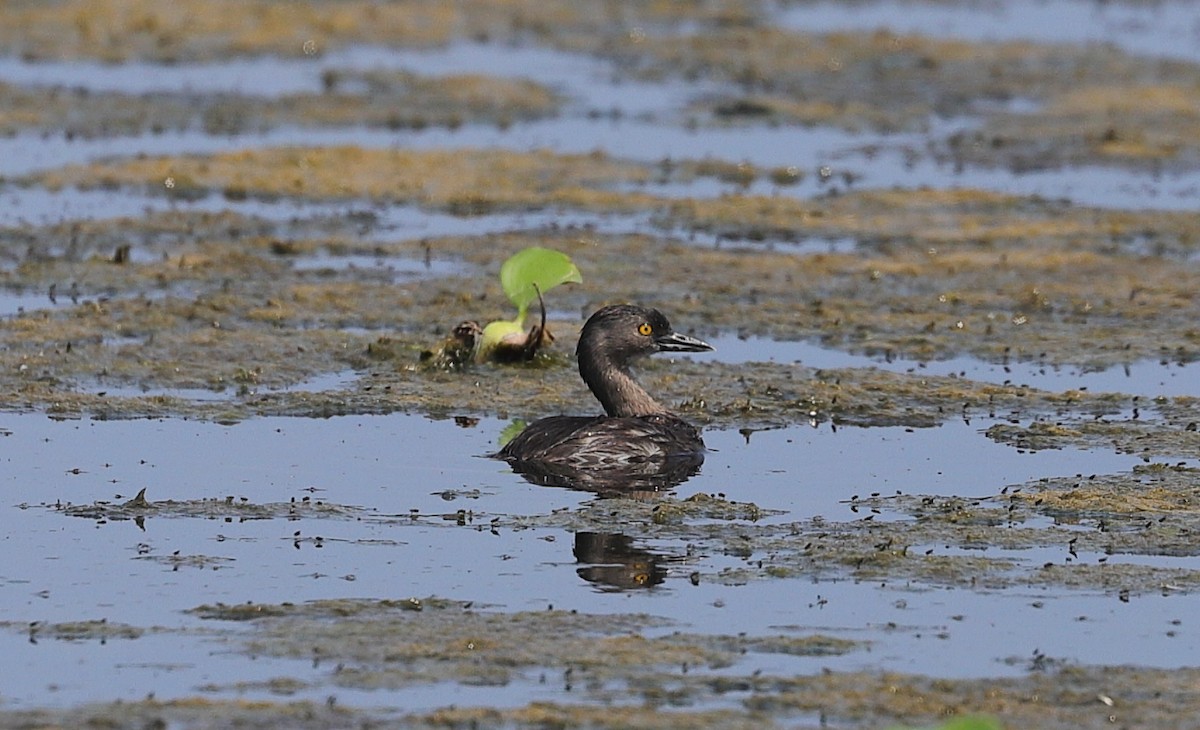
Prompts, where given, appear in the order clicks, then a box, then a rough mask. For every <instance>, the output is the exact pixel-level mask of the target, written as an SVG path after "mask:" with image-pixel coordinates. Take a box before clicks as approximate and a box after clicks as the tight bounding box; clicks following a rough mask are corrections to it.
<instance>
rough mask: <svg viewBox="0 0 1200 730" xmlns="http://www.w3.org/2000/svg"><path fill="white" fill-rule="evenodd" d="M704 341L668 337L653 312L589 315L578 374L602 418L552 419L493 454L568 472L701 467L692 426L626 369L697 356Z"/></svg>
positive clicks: (700, 445)
mask: <svg viewBox="0 0 1200 730" xmlns="http://www.w3.org/2000/svg"><path fill="white" fill-rule="evenodd" d="M711 349H713V348H712V345H709V344H708V343H707V342H703V341H701V340H698V339H696V338H695V337H688V336H687V335H681V334H678V333H677V332H674V331H673V330H672V329H671V323H670V322H668V321H667V318H666V317H664V316H663V314H662V312H659V311H658V310H657V309H650V308H647V307H639V306H635V305H632V304H615V305H611V306H607V307H604V308H602V309H600V310H598V311H597V312H596V313H595V314H593V315H592V316H591V317H590V318H589V319H588V321H587V323H586V324H584V325H583V330H582V331H581V332H580V334H579V346H578V347H577V348H576V349H575V354H576V357H577V359H578V360H579V375H580V376H581V377H583V382H585V383H587V386H588V388H589V389H591V391H592V394H593V395H595V396H596V399H597V400H599V401H600V404H601V405H603V406H604V411H605V413H607V415H605V416H594V417H588V416H551V417H550V418H543V419H541V420H540V421H536V422H534V423H532V424H530V425H529V427H528V428H526V429H525V430H524V431H522V432H521V433H519V434H517V436H516V438H514V439H513V440H512V441H509V442H508V443H507V444H505V445H504V448H502V449H500V451H499V452H498V453H497V454H495V456H496V457H497V458H500V459H506V460H508V461H509V462H512V463H513V464H514V465H518V464H531V463H539V462H540V463H544V464H555V465H560V466H564V467H568V468H589V467H593V466H596V467H605V466H631V465H637V464H643V465H644V464H647V463H664V462H668V461H673V460H685V461H690V462H696V461H697V460H703V454H704V441H703V440H702V439H701V438H700V432H699V431H698V430H696V428H695V426H693V425H692V424H690V423H688V422H687V421H685V420H683V419H682V418H680V417H679V416H676V415H675V414H673V413H671V412H670V411H668V410H667V409H666V408H665V407H663V405H662V404H661V403H659V402H658V401H656V400H654V398H653V397H651V395H650V394H649V393H647V392H646V390H645V389H644V388H642V386H640V385H638V383H637V381H635V380H634V379H633V375H632V374H631V373H630V370H629V368H630V364H631V363H632V362H633V361H635V360H637V359H638V358H641V357H645V356H646V355H651V354H653V353H655V352H703V351H705V350H711Z"/></svg>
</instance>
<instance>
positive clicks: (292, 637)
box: [194, 599, 863, 693]
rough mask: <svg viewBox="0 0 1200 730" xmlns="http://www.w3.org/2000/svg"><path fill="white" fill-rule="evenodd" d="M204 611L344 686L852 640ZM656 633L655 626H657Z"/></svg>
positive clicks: (402, 605) (806, 652) (502, 620)
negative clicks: (313, 662) (331, 668)
mask: <svg viewBox="0 0 1200 730" xmlns="http://www.w3.org/2000/svg"><path fill="white" fill-rule="evenodd" d="M194 613H196V614H197V615H199V616H200V617H202V618H207V619H222V620H236V621H244V620H250V621H253V622H254V632H253V633H251V634H250V635H249V636H248V637H247V638H246V646H245V648H244V651H246V652H248V653H251V654H254V655H256V656H261V655H263V654H266V655H272V656H284V657H293V658H309V657H317V658H318V659H320V661H321V662H322V663H326V662H335V663H336V664H337V667H338V668H337V670H336V672H334V674H333V675H332V677H331V679H332V681H333V682H334V683H335V684H337V685H339V686H344V687H360V688H398V687H403V686H408V685H411V684H413V683H425V682H435V681H448V680H453V681H459V682H464V683H467V684H507V683H509V682H512V681H517V680H519V679H521V678H522V677H523V675H524V674H525V673H526V672H528V671H530V670H532V669H537V670H538V671H541V672H547V671H564V672H566V676H568V677H569V679H568V681H569V682H572V683H573V682H578V683H580V684H581V685H584V686H586V687H588V692H589V693H602V692H604V691H606V690H604V686H605V685H607V684H608V683H619V684H622V685H623V684H624V683H625V682H630V681H636V678H637V677H640V676H643V675H645V676H647V677H651V678H658V677H659V676H660V673H663V672H666V673H667V674H671V673H674V672H675V671H677V670H675V669H674V668H677V667H690V668H693V670H695V671H703V670H704V669H706V668H708V669H717V668H724V667H728V666H730V665H732V664H734V663H735V662H736V661H737V659H738V658H739V657H740V656H741V655H742V654H744V653H745V652H747V651H749V652H757V653H768V654H788V655H794V656H831V655H837V654H844V653H847V652H850V651H855V650H857V649H859V648H861V647H862V646H863V644H861V643H860V642H856V641H851V640H846V639H839V638H837V637H829V636H821V635H814V636H796V635H790V634H783V635H777V636H768V637H746V636H720V635H718V636H712V635H705V634H691V633H679V632H676V633H670V634H662V635H655V636H647V635H645V634H646V632H648V631H652V630H656V629H661V628H662V627H664V626H668V625H669V623H670V622H668V621H666V620H664V619H660V618H656V617H652V616H647V615H643V614H611V615H601V614H582V613H577V612H575V611H558V610H554V609H548V610H545V611H523V612H516V613H499V612H494V611H490V610H485V609H484V608H483V607H476V606H473V605H472V604H470V603H461V602H455V601H447V600H444V599H421V600H419V601H417V602H416V603H415V604H414V601H413V599H406V600H403V601H373V600H342V601H317V602H311V603H308V604H300V605H292V604H286V605H278V606H274V605H257V604H248V605H246V606H242V607H226V606H215V607H214V606H201V607H198V608H197V609H195V610H194ZM655 633H656V634H659V633H660V632H658V631H655Z"/></svg>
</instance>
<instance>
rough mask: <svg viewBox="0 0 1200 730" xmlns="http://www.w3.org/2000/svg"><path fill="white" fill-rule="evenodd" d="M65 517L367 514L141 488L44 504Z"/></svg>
mask: <svg viewBox="0 0 1200 730" xmlns="http://www.w3.org/2000/svg"><path fill="white" fill-rule="evenodd" d="M46 506H47V507H49V508H51V509H54V510H55V511H57V512H61V513H62V514H64V515H66V516H67V517H82V518H85V519H90V520H103V521H107V522H119V521H124V520H138V521H141V520H145V519H148V518H151V517H157V518H186V517H198V518H202V519H224V520H227V521H234V520H236V521H239V522H242V521H246V520H274V519H287V520H294V519H300V518H336V519H346V520H355V519H362V518H363V517H364V516H365V515H368V514H370V513H371V511H370V510H365V509H362V508H359V507H349V506H344V505H338V504H333V503H330V502H326V501H325V500H321V499H312V498H310V497H303V498H301V499H292V500H291V501H290V502H266V503H257V502H252V501H250V499H249V498H247V497H234V496H233V495H229V496H226V497H222V498H214V499H192V500H174V499H166V500H155V501H151V500H149V499H147V498H146V490H145V489H142V490H141V491H139V492H138V493H137V496H135V497H134V498H133V499H129V500H124V501H117V502H110V501H96V502H93V503H91V504H70V503H63V502H57V503H55V504H53V505H46Z"/></svg>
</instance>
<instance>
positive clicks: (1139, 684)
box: [746, 667, 1200, 730]
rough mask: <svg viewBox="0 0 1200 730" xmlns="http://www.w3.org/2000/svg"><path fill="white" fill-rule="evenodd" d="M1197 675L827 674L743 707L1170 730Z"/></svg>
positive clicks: (875, 723)
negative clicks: (962, 676) (975, 716)
mask: <svg viewBox="0 0 1200 730" xmlns="http://www.w3.org/2000/svg"><path fill="white" fill-rule="evenodd" d="M1198 674H1200V673H1198V672H1197V671H1196V670H1195V669H1182V670H1158V669H1140V668H1135V667H1066V668H1062V669H1058V670H1053V671H1041V672H1032V673H1029V674H1026V675H1023V676H1020V677H1006V678H989V679H985V680H979V679H954V680H952V679H935V678H931V677H920V676H914V675H903V674H896V673H842V672H830V673H826V674H823V675H821V676H820V677H812V678H807V677H806V678H797V679H795V680H793V681H792V682H790V683H788V685H787V686H786V687H785V686H779V685H776V686H775V687H774V688H773V689H775V690H776V691H775V692H760V693H756V694H755V695H753V696H752V697H751V698H750V699H749V700H747V703H746V704H747V707H748V708H750V709H754V710H758V711H761V712H771V713H779V712H784V711H786V710H792V711H807V712H820V713H821V714H822V716H825V717H828V718H830V719H831V720H833V721H836V722H840V723H845V724H847V725H850V726H854V727H864V726H865V727H880V726H883V725H887V724H893V723H901V724H903V725H909V726H918V725H919V726H925V725H933V724H937V723H939V722H943V721H945V720H946V718H947V717H955V716H959V715H966V714H981V713H982V714H987V715H991V716H993V717H995V718H996V720H997V722H998V723H999V724H1000V726H1002V727H1014V728H1015V727H1039V728H1054V729H1058V728H1061V729H1063V730H1067V729H1068V728H1071V729H1073V728H1104V727H1111V726H1112V724H1113V723H1129V725H1130V726H1137V727H1171V726H1173V725H1174V723H1175V720H1174V719H1172V717H1173V713H1175V712H1185V713H1186V712H1194V711H1196V709H1197V707H1198V704H1197V701H1196V698H1195V697H1194V695H1193V693H1192V692H1191V691H1190V690H1189V686H1190V684H1191V683H1192V682H1195V681H1196V679H1197V675H1198ZM1175 717H1178V716H1175Z"/></svg>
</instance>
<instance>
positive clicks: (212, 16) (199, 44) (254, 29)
mask: <svg viewBox="0 0 1200 730" xmlns="http://www.w3.org/2000/svg"><path fill="white" fill-rule="evenodd" d="M753 16H754V13H753V12H752V9H747V8H746V7H744V4H743V3H739V2H728V1H726V2H716V3H706V4H704V5H703V6H695V5H692V4H690V3H686V4H681V3H675V2H669V1H667V0H655V1H654V2H646V3H639V4H637V5H636V6H630V5H629V4H628V3H623V2H620V1H619V0H599V1H598V2H593V3H584V4H580V3H576V2H570V1H569V0H550V1H544V0H501V1H496V0H474V1H469V2H461V3H453V4H448V3H443V2H437V0H418V1H417V2H406V3H402V4H398V5H391V4H384V5H381V4H379V3H375V2H370V1H369V0H348V1H347V2H339V3H337V4H336V5H332V6H331V5H328V4H326V3H322V2H311V1H309V2H293V3H288V4H287V5H286V6H280V5H278V4H276V3H273V2H270V0H251V1H249V2H241V1H240V0H200V1H199V2H193V3H190V4H189V5H188V6H187V7H167V6H163V5H162V4H160V3H156V2H153V1H152V0H100V1H99V2H91V1H90V0H86V1H85V0H66V1H64V2H56V3H53V4H48V5H47V4H39V3H21V4H18V5H17V6H15V7H13V8H10V9H8V11H7V12H6V17H5V21H6V22H5V24H4V27H3V28H0V52H3V53H5V54H7V55H18V56H22V57H25V58H30V59H45V58H59V59H76V58H90V59H98V60H103V61H108V62H116V61H126V60H131V59H143V60H150V61H157V62H164V63H176V62H185V61H193V62H194V61H216V60H224V59H227V58H229V57H230V56H257V55H266V54H271V55H281V56H288V57H293V56H319V55H321V54H323V53H325V52H327V51H330V50H334V49H339V48H345V47H347V46H350V45H361V44H371V45H389V46H405V47H416V48H429V47H434V46H439V45H443V44H446V43H448V42H450V41H453V40H467V39H470V40H476V41H478V40H487V39H493V40H497V41H506V40H507V41H511V40H516V39H521V38H531V37H532V38H539V37H544V36H550V37H553V36H567V37H580V38H584V37H595V36H598V35H607V34H610V33H612V32H613V30H614V29H618V32H627V31H626V28H627V26H628V24H629V23H639V22H641V23H651V24H663V23H675V22H680V21H722V22H737V21H738V19H741V20H743V21H744V20H745V19H747V18H750V17H753Z"/></svg>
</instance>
